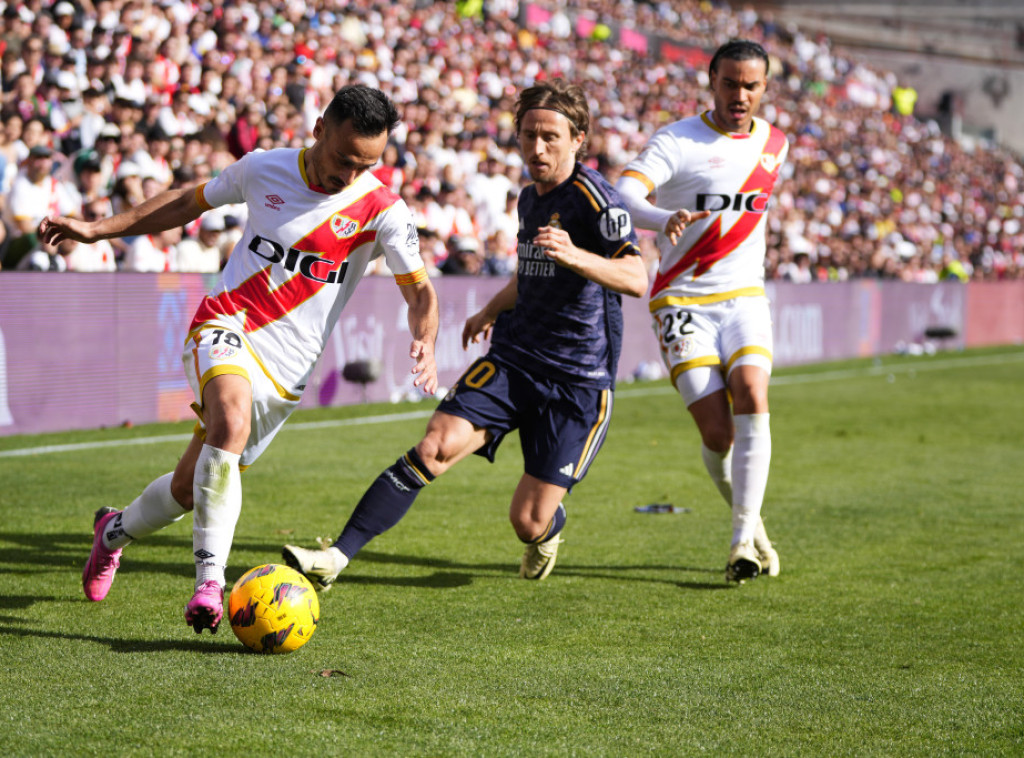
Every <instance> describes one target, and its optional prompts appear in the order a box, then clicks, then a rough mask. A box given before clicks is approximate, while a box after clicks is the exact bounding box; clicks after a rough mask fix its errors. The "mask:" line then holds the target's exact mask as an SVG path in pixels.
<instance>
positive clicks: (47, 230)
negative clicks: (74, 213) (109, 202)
mask: <svg viewBox="0 0 1024 758" xmlns="http://www.w3.org/2000/svg"><path fill="white" fill-rule="evenodd" d="M93 226H94V224H93V222H91V221H82V220H81V219H77V218H68V217H67V216H53V217H50V216H46V217H44V218H43V220H42V221H40V222H39V229H38V231H39V240H40V242H43V243H44V244H47V245H56V244H58V243H60V242H62V241H63V240H75V241H76V242H84V243H86V244H89V243H92V242H95V241H96V240H97V239H99V237H98V236H96V234H95V232H93Z"/></svg>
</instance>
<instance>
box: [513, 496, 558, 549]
mask: <svg viewBox="0 0 1024 758" xmlns="http://www.w3.org/2000/svg"><path fill="white" fill-rule="evenodd" d="M563 526H565V506H564V505H562V504H561V503H559V504H558V508H557V509H555V515H554V516H552V517H551V523H550V524H548V528H547V529H545V530H544V532H543V534H541V535H540V537H537V538H536V539H532V540H523V542H526V544H528V545H538V544H540V543H541V542H544V541H546V540H549V539H551V538H552V537H554V536H555V535H556V534H558V533H559V532H560V531H562V527H563Z"/></svg>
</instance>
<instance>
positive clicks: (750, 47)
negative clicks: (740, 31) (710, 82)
mask: <svg viewBox="0 0 1024 758" xmlns="http://www.w3.org/2000/svg"><path fill="white" fill-rule="evenodd" d="M723 60H728V61H750V60H762V61H764V73H765V76H767V75H768V53H766V52H765V51H764V48H763V47H761V46H760V45H759V44H757V43H756V42H754V41H753V40H749V39H731V40H729V41H728V42H726V43H725V44H724V45H722V46H721V47H720V48H718V49H717V50H716V51H715V54H714V56H713V57H712V58H711V65H710V66H708V73H710V74H713V73H715V72H716V71H718V64H719V62H720V61H723Z"/></svg>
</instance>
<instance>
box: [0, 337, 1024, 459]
mask: <svg viewBox="0 0 1024 758" xmlns="http://www.w3.org/2000/svg"><path fill="white" fill-rule="evenodd" d="M1021 361H1024V352H1020V353H1005V354H1003V355H979V356H963V357H960V358H953V359H946V360H935V361H927V362H924V363H917V364H913V363H906V364H899V365H893V364H889V365H879V366H867V367H865V368H860V369H844V370H841V371H820V372H815V373H809V374H790V375H788V376H773V377H772V382H771V383H772V386H784V385H787V384H807V383H809V382H826V381H839V380H842V379H857V378H861V377H872V376H889V375H892V374H907V373H911V372H916V371H943V370H946V369H952V368H963V367H964V366H995V365H999V364H1004V363H1019V362H1021ZM674 394H675V390H674V389H672V387H670V386H669V385H668V384H667V383H664V384H660V385H657V386H652V387H645V388H643V389H640V388H636V389H621V390H616V392H615V399H616V400H619V399H622V398H631V397H647V396H650V395H674ZM431 413H433V410H422V411H407V412H405V413H387V414H382V415H377V416H366V417H364V418H348V419H334V420H330V421H304V422H298V423H294V424H286V425H285V426H284V428H283V429H282V431H288V430H292V431H303V430H308V429H331V428H335V427H341V426H364V425H366V424H386V423H390V422H393V421H409V420H412V419H418V418H428V417H429V416H430V414H431ZM190 439H192V434H191V433H189V434H164V435H160V436H156V437H136V438H134V439H123V440H106V441H98V442H77V443H72V444H67V445H41V446H39V447H24V448H18V449H15V450H0V458H19V457H24V456H29V455H46V454H49V453H71V452H76V451H79V450H98V449H102V448H111V447H127V446H132V445H154V444H157V443H161V442H187V441H188V440H190Z"/></svg>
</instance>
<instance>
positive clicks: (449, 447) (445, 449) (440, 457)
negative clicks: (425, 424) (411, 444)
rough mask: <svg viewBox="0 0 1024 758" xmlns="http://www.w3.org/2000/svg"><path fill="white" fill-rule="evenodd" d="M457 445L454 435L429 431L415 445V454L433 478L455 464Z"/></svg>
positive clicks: (439, 431) (435, 430) (436, 430)
mask: <svg viewBox="0 0 1024 758" xmlns="http://www.w3.org/2000/svg"><path fill="white" fill-rule="evenodd" d="M459 447H460V446H459V445H458V444H457V440H456V439H455V438H454V435H452V434H449V433H446V432H445V431H443V430H439V429H431V430H428V431H427V434H426V436H425V437H424V438H423V439H422V440H420V443H419V444H418V445H416V454H417V455H418V456H419V457H420V460H422V461H423V463H424V464H425V465H426V466H427V468H429V469H430V473H432V474H433V475H434V476H437V475H439V474H442V473H444V472H445V471H447V470H448V468H449V467H450V466H451V465H452V464H453V463H455V460H456V455H457V453H458V451H459Z"/></svg>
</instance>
